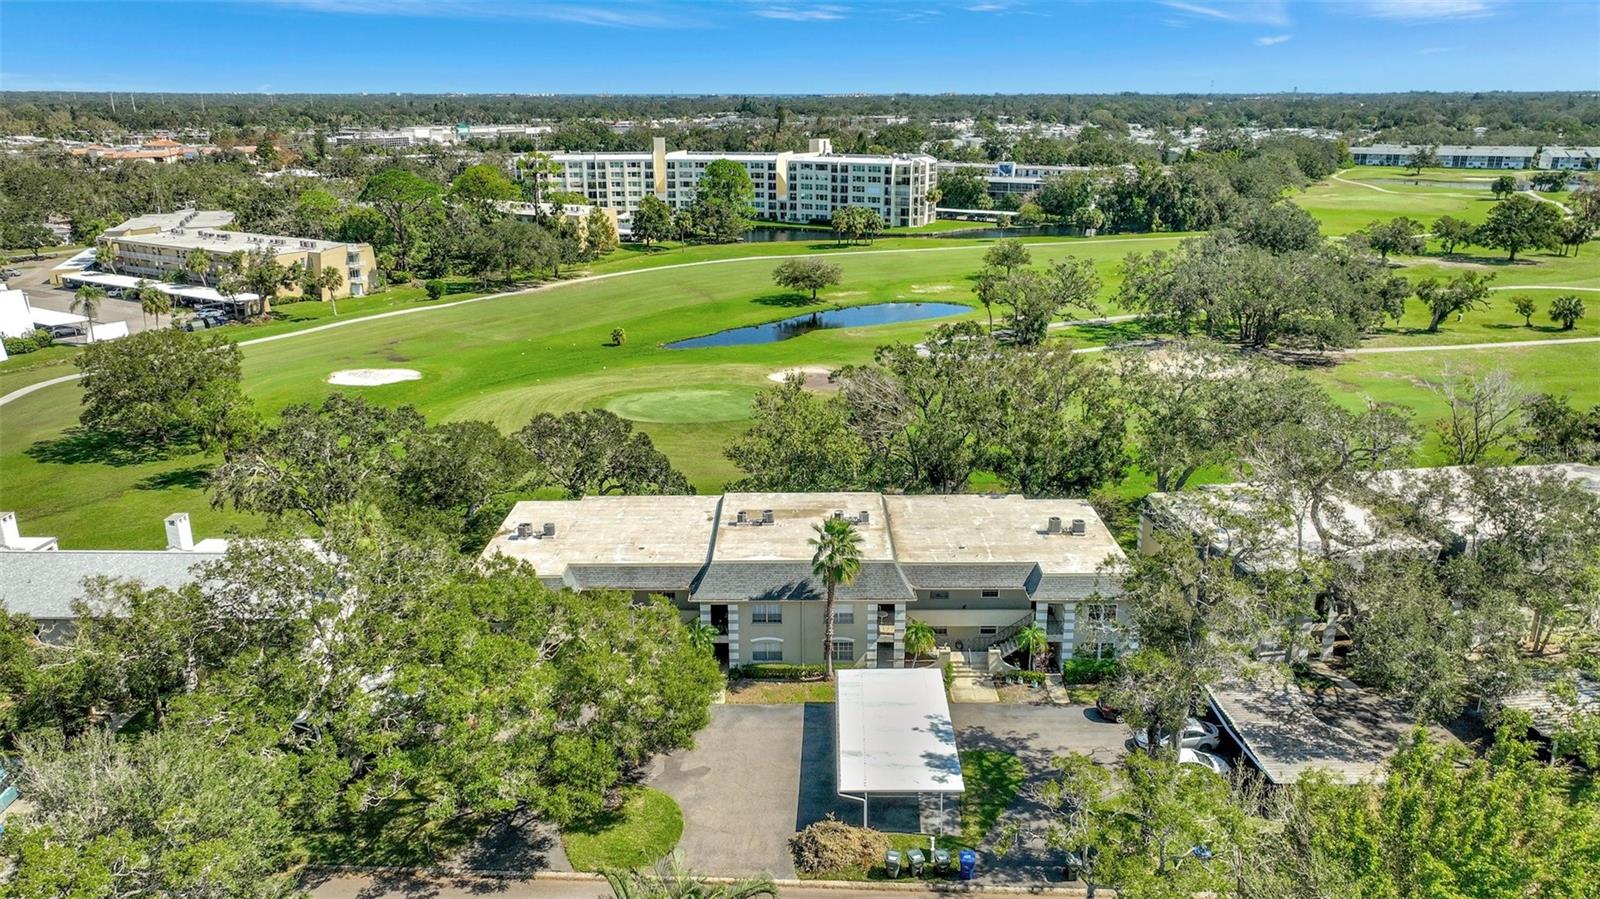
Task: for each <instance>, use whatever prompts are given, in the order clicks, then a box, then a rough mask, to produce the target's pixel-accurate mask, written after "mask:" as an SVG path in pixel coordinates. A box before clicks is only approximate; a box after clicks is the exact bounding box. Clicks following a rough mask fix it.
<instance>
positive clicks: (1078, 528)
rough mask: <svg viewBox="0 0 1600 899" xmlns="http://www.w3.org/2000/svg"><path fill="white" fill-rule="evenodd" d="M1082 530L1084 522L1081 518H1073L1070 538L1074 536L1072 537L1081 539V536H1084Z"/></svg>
mask: <svg viewBox="0 0 1600 899" xmlns="http://www.w3.org/2000/svg"><path fill="white" fill-rule="evenodd" d="M1084 529H1085V522H1084V520H1083V519H1082V518H1074V519H1072V536H1074V537H1082V536H1083V534H1084Z"/></svg>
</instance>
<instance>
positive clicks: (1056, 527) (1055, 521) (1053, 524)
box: [1044, 515, 1061, 534]
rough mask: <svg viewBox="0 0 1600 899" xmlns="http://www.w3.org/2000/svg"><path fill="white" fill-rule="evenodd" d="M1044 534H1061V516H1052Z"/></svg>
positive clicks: (1046, 523) (1046, 524) (1045, 526)
mask: <svg viewBox="0 0 1600 899" xmlns="http://www.w3.org/2000/svg"><path fill="white" fill-rule="evenodd" d="M1044 532H1045V533H1046V534H1059V533H1061V516H1060V515H1052V516H1050V520H1049V521H1047V522H1045V525H1044Z"/></svg>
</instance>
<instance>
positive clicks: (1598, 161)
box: [1539, 147, 1600, 172]
mask: <svg viewBox="0 0 1600 899" xmlns="http://www.w3.org/2000/svg"><path fill="white" fill-rule="evenodd" d="M1539 168H1541V169H1554V170H1556V171H1568V172H1592V171H1594V170H1595V169H1600V147H1545V148H1544V149H1543V150H1540V151H1539Z"/></svg>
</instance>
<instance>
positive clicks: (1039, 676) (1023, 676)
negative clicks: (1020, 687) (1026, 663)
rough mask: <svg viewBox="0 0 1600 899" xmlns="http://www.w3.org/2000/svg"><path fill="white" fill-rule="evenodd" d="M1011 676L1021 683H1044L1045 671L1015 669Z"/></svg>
mask: <svg viewBox="0 0 1600 899" xmlns="http://www.w3.org/2000/svg"><path fill="white" fill-rule="evenodd" d="M1010 676H1011V677H1013V678H1016V680H1017V683H1019V684H1042V683H1044V678H1045V673H1044V672H1043V671H1013V672H1011V674H1010Z"/></svg>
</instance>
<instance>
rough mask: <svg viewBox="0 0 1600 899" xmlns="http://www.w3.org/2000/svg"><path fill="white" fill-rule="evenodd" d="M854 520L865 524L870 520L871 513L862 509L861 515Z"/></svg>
mask: <svg viewBox="0 0 1600 899" xmlns="http://www.w3.org/2000/svg"><path fill="white" fill-rule="evenodd" d="M856 520H857V521H859V522H860V523H862V524H867V523H869V522H871V521H872V513H871V512H869V511H867V510H866V509H862V510H861V515H860V516H859V517H858V518H857V519H856Z"/></svg>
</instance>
